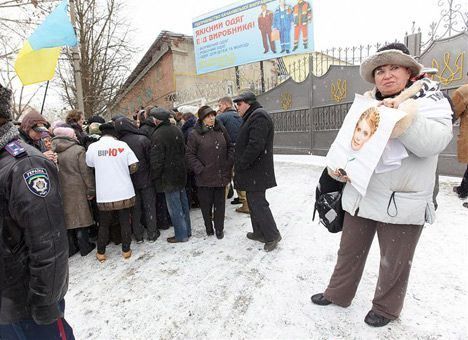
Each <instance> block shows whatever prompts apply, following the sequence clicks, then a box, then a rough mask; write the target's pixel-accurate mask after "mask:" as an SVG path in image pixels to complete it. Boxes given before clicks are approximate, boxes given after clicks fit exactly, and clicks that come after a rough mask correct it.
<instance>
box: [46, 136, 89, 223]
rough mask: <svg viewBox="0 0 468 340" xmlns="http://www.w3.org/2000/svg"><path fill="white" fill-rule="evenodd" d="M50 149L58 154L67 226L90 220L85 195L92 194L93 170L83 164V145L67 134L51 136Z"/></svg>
mask: <svg viewBox="0 0 468 340" xmlns="http://www.w3.org/2000/svg"><path fill="white" fill-rule="evenodd" d="M52 149H53V150H54V151H55V152H57V154H58V168H59V183H60V192H61V193H62V199H63V208H64V211H65V224H66V226H67V229H75V228H82V227H88V226H90V225H92V224H93V223H94V221H93V217H92V214H91V210H90V207H89V204H88V198H87V196H94V195H95V190H96V189H95V182H94V174H93V171H92V169H91V168H89V167H88V166H87V165H86V151H85V148H84V147H82V146H80V145H78V141H76V140H74V139H71V138H68V137H55V138H54V139H53V140H52Z"/></svg>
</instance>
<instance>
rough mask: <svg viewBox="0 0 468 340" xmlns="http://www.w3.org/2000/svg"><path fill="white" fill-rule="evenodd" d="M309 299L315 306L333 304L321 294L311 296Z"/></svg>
mask: <svg viewBox="0 0 468 340" xmlns="http://www.w3.org/2000/svg"><path fill="white" fill-rule="evenodd" d="M310 299H311V300H312V302H313V303H315V304H316V305H319V306H328V305H330V304H332V303H333V302H331V301H329V300H327V299H326V298H325V296H324V295H323V293H318V294H315V295H312V297H311V298H310Z"/></svg>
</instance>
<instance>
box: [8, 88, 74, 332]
mask: <svg viewBox="0 0 468 340" xmlns="http://www.w3.org/2000/svg"><path fill="white" fill-rule="evenodd" d="M10 102H11V91H10V90H9V89H6V88H4V87H3V86H2V85H0V229H3V230H2V233H1V234H0V247H1V249H0V255H1V257H2V261H3V263H4V275H2V282H0V283H2V286H3V287H0V288H2V291H1V298H0V301H1V305H0V339H2V340H3V339H8V340H10V339H15V340H16V339H64V338H66V339H74V336H73V330H72V329H71V327H70V326H69V325H68V323H67V322H66V321H65V320H64V319H63V312H64V308H65V306H64V296H65V293H66V291H67V287H68V243H67V233H66V229H65V221H64V214H63V207H62V202H61V199H60V193H59V192H60V190H59V187H58V173H57V168H56V167H55V165H54V163H53V162H51V161H49V160H47V158H45V157H44V155H43V154H41V153H40V152H39V151H38V150H36V149H34V148H33V147H31V146H29V145H27V144H26V143H24V142H23V141H21V140H20V139H19V133H18V129H17V128H16V127H15V126H14V125H13V124H12V123H11V122H10V118H11V113H10V109H11V107H10V105H11V104H10ZM2 261H0V263H1V262H2Z"/></svg>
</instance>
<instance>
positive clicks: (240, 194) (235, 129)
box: [216, 97, 249, 213]
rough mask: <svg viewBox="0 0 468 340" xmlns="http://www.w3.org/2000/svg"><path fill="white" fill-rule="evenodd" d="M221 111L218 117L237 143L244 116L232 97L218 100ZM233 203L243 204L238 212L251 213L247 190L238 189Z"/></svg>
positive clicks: (234, 142)
mask: <svg viewBox="0 0 468 340" xmlns="http://www.w3.org/2000/svg"><path fill="white" fill-rule="evenodd" d="M218 107H219V111H221V113H219V114H218V115H217V116H216V119H217V120H218V121H219V122H221V123H222V124H223V125H224V127H225V128H226V130H227V132H228V134H229V137H230V138H231V143H233V144H234V145H235V144H236V140H237V135H238V134H239V129H240V126H241V124H242V118H241V116H239V113H238V112H237V111H236V109H235V108H234V107H233V103H232V98H231V97H223V98H221V99H219V100H218ZM231 204H242V206H241V207H240V208H237V209H236V211H237V212H242V213H249V207H248V204H247V201H246V198H245V191H241V190H237V197H236V198H234V199H233V200H232V201H231Z"/></svg>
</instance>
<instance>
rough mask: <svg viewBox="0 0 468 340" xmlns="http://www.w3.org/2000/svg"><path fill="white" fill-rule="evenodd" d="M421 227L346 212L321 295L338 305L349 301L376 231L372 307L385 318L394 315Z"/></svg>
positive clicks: (346, 304) (359, 277)
mask: <svg viewBox="0 0 468 340" xmlns="http://www.w3.org/2000/svg"><path fill="white" fill-rule="evenodd" d="M422 229H423V226H417V225H402V224H388V223H382V222H377V221H373V220H369V219H365V218H362V217H355V216H351V215H350V214H348V213H346V214H345V218H344V224H343V232H342V235H341V242H340V249H339V250H338V259H337V262H336V266H335V270H334V272H333V274H332V277H331V279H330V283H329V284H328V288H327V289H326V290H325V293H324V295H325V298H326V299H327V300H329V301H332V302H333V303H334V304H336V305H339V306H342V307H347V306H349V305H350V304H351V301H352V300H353V298H354V296H355V294H356V290H357V288H358V285H359V281H360V280H361V277H362V272H363V270H364V266H365V264H366V259H367V255H368V254H369V250H370V247H371V244H372V241H373V239H374V235H375V233H376V232H377V237H378V240H379V246H380V269H379V278H378V281H377V287H376V289H375V294H374V299H373V300H372V310H373V311H374V312H375V313H377V314H379V315H382V316H384V317H386V318H388V319H392V320H393V319H396V318H398V316H399V315H400V312H401V310H402V308H403V302H404V299H405V295H406V288H407V286H408V279H409V274H410V270H411V263H412V260H413V255H414V251H415V249H416V245H417V243H418V240H419V236H420V235H421V231H422Z"/></svg>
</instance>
